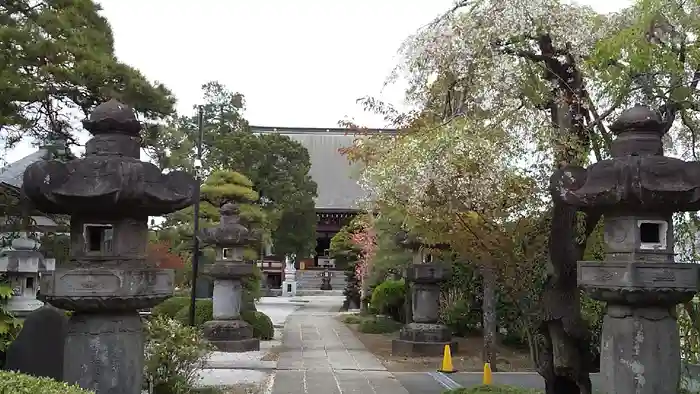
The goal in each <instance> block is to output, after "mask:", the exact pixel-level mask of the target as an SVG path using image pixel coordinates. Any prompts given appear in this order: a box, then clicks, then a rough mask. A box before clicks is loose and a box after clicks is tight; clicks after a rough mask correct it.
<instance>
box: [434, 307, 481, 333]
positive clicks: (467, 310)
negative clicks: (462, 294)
mask: <svg viewBox="0 0 700 394" xmlns="http://www.w3.org/2000/svg"><path fill="white" fill-rule="evenodd" d="M441 320H442V322H443V323H444V324H445V325H446V326H447V327H449V328H450V330H452V333H453V334H454V335H456V336H459V337H467V336H469V335H471V334H474V333H476V332H478V331H479V328H480V327H481V309H480V308H479V309H475V308H474V305H473V304H472V302H470V301H467V300H458V301H456V302H455V303H454V304H450V305H446V306H445V307H444V309H443V310H442V313H441Z"/></svg>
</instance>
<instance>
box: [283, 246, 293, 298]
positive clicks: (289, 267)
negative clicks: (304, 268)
mask: <svg viewBox="0 0 700 394" xmlns="http://www.w3.org/2000/svg"><path fill="white" fill-rule="evenodd" d="M295 295H297V270H296V268H295V267H294V259H292V258H291V257H290V256H285V258H284V281H283V282H282V296H283V297H294V296H295Z"/></svg>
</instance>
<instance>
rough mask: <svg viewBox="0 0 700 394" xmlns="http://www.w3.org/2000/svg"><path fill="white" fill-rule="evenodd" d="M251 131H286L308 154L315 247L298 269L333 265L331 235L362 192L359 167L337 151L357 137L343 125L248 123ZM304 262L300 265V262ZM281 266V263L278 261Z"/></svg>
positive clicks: (354, 207) (346, 218)
mask: <svg viewBox="0 0 700 394" xmlns="http://www.w3.org/2000/svg"><path fill="white" fill-rule="evenodd" d="M251 130H252V132H253V133H259V134H262V133H277V134H282V135H286V136H288V137H289V138H291V139H292V140H294V141H297V142H299V143H301V144H302V145H303V146H304V147H305V148H306V149H307V150H308V151H309V157H310V158H311V170H310V175H311V178H312V179H313V180H314V181H315V182H316V183H317V185H318V191H317V194H318V196H317V198H316V217H317V220H318V221H317V225H316V251H315V253H314V256H304V257H305V258H300V259H299V261H298V262H297V269H299V268H301V269H314V268H321V267H326V266H327V267H330V268H335V263H334V261H333V260H332V259H330V258H329V255H328V249H329V248H330V243H331V238H333V236H334V235H335V234H336V233H337V232H338V231H340V229H341V228H342V227H343V226H344V225H345V224H347V223H348V222H349V221H350V220H351V219H352V218H353V217H354V216H355V215H356V214H357V213H358V212H359V210H360V203H361V200H362V199H363V198H364V196H365V192H364V191H363V190H362V189H361V187H360V185H359V184H358V182H357V179H358V176H359V174H360V167H359V166H358V165H357V164H350V162H349V161H348V158H347V157H345V156H343V155H342V154H341V153H340V150H341V149H343V148H347V147H351V146H352V145H353V144H354V143H355V142H356V139H357V138H358V137H357V136H355V135H353V134H349V133H348V129H345V128H333V129H325V128H310V127H265V126H251ZM395 132H396V130H393V129H374V130H363V133H368V134H374V133H382V134H395ZM268 257H269V258H268V259H266V260H268V262H267V263H265V265H264V266H263V269H265V270H269V271H270V272H269V273H272V264H271V263H272V260H275V261H282V260H279V256H275V258H272V256H268ZM302 265H303V266H302ZM279 267H280V268H281V265H279Z"/></svg>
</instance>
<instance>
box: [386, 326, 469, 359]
mask: <svg viewBox="0 0 700 394" xmlns="http://www.w3.org/2000/svg"><path fill="white" fill-rule="evenodd" d="M445 345H450V351H451V352H452V354H455V353H457V352H458V350H459V349H458V345H457V341H454V340H452V333H451V332H450V329H449V328H447V327H446V326H444V325H442V324H429V323H409V324H406V325H405V326H404V327H403V328H402V329H401V331H400V332H399V339H394V340H393V341H391V354H392V355H395V356H409V357H411V356H413V357H415V356H426V357H430V356H442V354H443V352H444V350H445Z"/></svg>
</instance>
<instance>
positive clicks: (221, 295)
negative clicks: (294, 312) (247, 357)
mask: <svg viewBox="0 0 700 394" xmlns="http://www.w3.org/2000/svg"><path fill="white" fill-rule="evenodd" d="M238 214H239V209H238V206H236V205H235V204H232V203H226V204H224V205H223V206H222V207H221V222H220V223H219V225H218V226H216V227H213V228H207V229H204V230H202V234H201V239H202V241H203V242H204V243H205V244H208V245H213V246H214V248H215V249H216V261H215V262H214V263H213V264H209V265H207V266H205V269H204V274H205V275H207V276H209V277H211V278H213V279H214V296H213V297H212V298H213V303H214V316H213V317H214V319H213V320H211V321H208V322H206V323H205V324H204V327H203V328H204V336H205V337H206V338H207V340H209V342H211V344H213V345H214V346H216V348H217V349H219V350H220V351H224V352H247V351H252V350H260V340H259V339H256V338H253V328H252V327H251V326H250V325H249V324H248V323H246V322H245V321H244V320H243V319H241V306H242V303H243V301H244V300H243V279H244V278H245V277H248V276H251V275H253V264H254V263H252V262H245V261H244V258H243V251H244V248H245V246H246V245H248V244H250V242H251V241H252V237H251V235H250V233H249V231H248V229H247V228H245V227H244V226H243V225H242V224H241V223H239V217H238Z"/></svg>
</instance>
